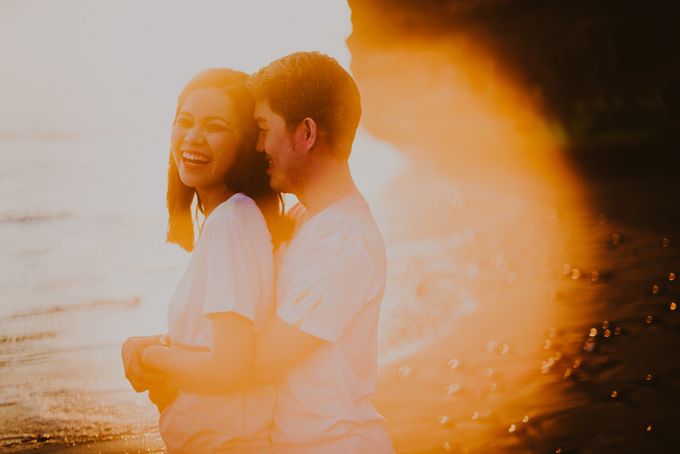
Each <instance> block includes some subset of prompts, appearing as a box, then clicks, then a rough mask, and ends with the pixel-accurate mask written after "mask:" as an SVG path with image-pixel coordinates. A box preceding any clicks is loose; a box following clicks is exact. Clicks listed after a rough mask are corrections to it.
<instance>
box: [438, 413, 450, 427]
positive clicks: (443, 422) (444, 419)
mask: <svg viewBox="0 0 680 454" xmlns="http://www.w3.org/2000/svg"><path fill="white" fill-rule="evenodd" d="M450 422H451V417H450V416H448V415H442V416H440V417H439V424H441V425H442V426H446V425H447V424H449V423H450Z"/></svg>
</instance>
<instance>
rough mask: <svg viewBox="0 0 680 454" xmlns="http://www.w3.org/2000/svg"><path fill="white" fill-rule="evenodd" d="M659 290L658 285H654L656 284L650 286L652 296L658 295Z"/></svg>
mask: <svg viewBox="0 0 680 454" xmlns="http://www.w3.org/2000/svg"><path fill="white" fill-rule="evenodd" d="M659 290H660V289H659V286H658V285H656V284H654V285H652V295H656V294H658V293H659Z"/></svg>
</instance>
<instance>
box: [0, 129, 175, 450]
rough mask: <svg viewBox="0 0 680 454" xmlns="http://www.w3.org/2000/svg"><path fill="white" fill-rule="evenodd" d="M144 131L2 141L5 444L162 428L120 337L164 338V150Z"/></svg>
mask: <svg viewBox="0 0 680 454" xmlns="http://www.w3.org/2000/svg"><path fill="white" fill-rule="evenodd" d="M164 143H165V141H163V140H162V139H160V137H153V136H152V137H149V136H148V135H147V136H144V135H142V134H133V133H119V134H88V135H80V136H56V137H55V136H47V137H40V136H39V137H35V136H30V135H25V136H17V137H5V138H4V139H3V140H1V141H0V154H1V155H2V156H3V161H4V165H3V169H2V171H1V173H0V193H1V194H2V199H1V201H0V246H1V247H0V269H2V274H1V275H0V294H1V295H2V296H1V297H0V426H1V427H2V435H1V436H0V447H4V448H6V449H30V448H31V447H34V446H36V445H41V444H45V443H47V444H50V443H59V444H68V443H84V442H87V441H90V440H101V439H107V438H109V437H121V436H124V435H126V434H130V433H140V432H146V431H153V428H154V426H155V421H156V416H155V415H154V411H153V409H152V408H151V407H150V406H149V405H147V404H146V402H145V401H144V400H145V399H144V398H143V396H141V395H135V393H134V392H131V389H130V387H129V385H128V384H127V382H126V381H125V379H124V377H123V371H122V366H121V363H120V359H119V358H120V356H119V355H120V353H119V352H120V345H121V342H122V341H123V340H124V339H125V338H127V337H128V336H130V335H134V334H145V333H148V334H150V333H154V332H163V331H164V329H165V328H164V326H165V320H164V314H165V304H166V303H165V302H166V301H167V297H168V295H169V294H170V293H169V292H172V290H173V289H174V284H173V282H176V281H177V279H178V276H179V275H180V274H179V273H181V271H182V269H183V267H184V264H185V262H186V258H187V257H186V255H185V254H183V253H181V252H179V251H178V250H177V249H176V248H170V247H168V246H166V245H165V244H164V242H163V234H164V222H165V219H164V213H163V208H164V199H163V197H164V195H163V194H164V192H163V191H164V188H163V185H164V180H163V173H164V171H165V170H164V169H165V161H166V159H167V158H166V156H167V155H166V153H167V152H166V151H164V150H162V149H161V147H159V146H158V144H164Z"/></svg>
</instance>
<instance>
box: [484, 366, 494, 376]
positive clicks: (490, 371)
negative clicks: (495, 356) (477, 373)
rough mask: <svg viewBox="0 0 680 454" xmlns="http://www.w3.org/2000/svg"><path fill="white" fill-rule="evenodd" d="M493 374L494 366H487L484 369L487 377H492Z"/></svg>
mask: <svg viewBox="0 0 680 454" xmlns="http://www.w3.org/2000/svg"><path fill="white" fill-rule="evenodd" d="M492 375H493V369H492V368H490V367H489V368H487V369H485V370H484V376H485V377H491V376H492Z"/></svg>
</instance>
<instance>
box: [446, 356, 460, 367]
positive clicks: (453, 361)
mask: <svg viewBox="0 0 680 454" xmlns="http://www.w3.org/2000/svg"><path fill="white" fill-rule="evenodd" d="M458 366H460V361H459V360H458V358H453V359H450V360H449V367H450V368H451V369H455V368H457V367H458Z"/></svg>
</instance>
